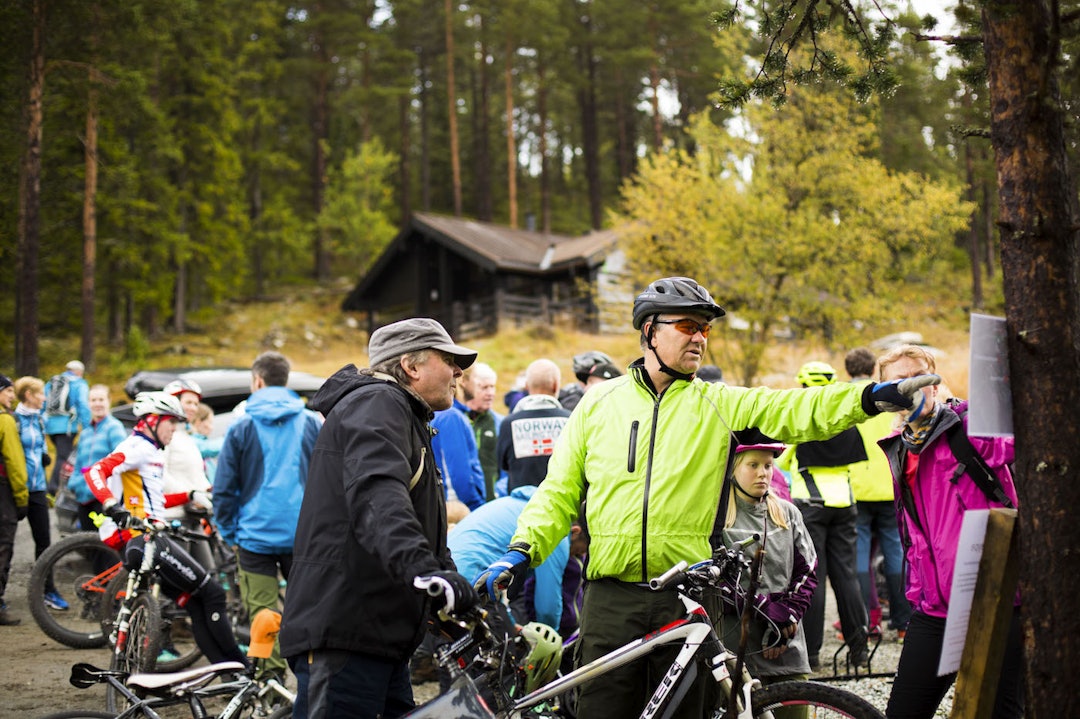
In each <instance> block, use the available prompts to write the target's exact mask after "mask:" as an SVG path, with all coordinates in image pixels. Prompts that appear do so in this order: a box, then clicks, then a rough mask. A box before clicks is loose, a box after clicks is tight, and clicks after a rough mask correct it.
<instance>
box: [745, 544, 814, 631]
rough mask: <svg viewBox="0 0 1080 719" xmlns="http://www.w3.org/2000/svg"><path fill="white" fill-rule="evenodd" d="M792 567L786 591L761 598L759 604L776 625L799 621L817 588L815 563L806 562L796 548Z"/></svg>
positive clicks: (808, 606)
mask: <svg viewBox="0 0 1080 719" xmlns="http://www.w3.org/2000/svg"><path fill="white" fill-rule="evenodd" d="M794 565H795V566H794V567H792V572H791V583H790V584H788V586H787V589H786V590H784V591H783V592H773V593H772V594H770V595H768V596H767V597H763V598H762V599H764V602H762V603H761V604H759V607H760V608H761V610H762V612H763V613H764V614H765V615H766V616H767V617H769V619H771V620H773V621H774V622H776V623H777V624H781V625H783V624H791V623H792V622H793V621H794V622H799V621H801V620H802V618H803V615H804V614H806V610H807V609H809V608H810V600H811V599H813V597H814V590H815V589H816V588H817V561H816V560H815V561H814V562H813V563H811V562H809V561H807V558H806V557H804V556H803V554H802V552H800V551H799V550H798V548H797V547H796V549H795V561H794Z"/></svg>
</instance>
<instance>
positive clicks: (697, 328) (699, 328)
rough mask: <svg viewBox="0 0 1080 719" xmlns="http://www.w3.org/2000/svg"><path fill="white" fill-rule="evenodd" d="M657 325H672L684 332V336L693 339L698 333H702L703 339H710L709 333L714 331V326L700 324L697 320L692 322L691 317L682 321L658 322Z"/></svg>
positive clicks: (704, 323) (706, 323) (705, 323)
mask: <svg viewBox="0 0 1080 719" xmlns="http://www.w3.org/2000/svg"><path fill="white" fill-rule="evenodd" d="M656 324H658V325H671V326H672V327H674V328H675V329H677V330H678V331H679V332H682V333H683V334H684V335H688V336H690V337H693V336H694V335H696V334H697V333H698V332H700V333H701V336H702V337H708V336H709V332H711V331H712V325H711V324H709V323H708V322H698V321H697V320H692V319H690V318H689V317H684V318H683V319H681V320H656Z"/></svg>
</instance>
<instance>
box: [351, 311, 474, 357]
mask: <svg viewBox="0 0 1080 719" xmlns="http://www.w3.org/2000/svg"><path fill="white" fill-rule="evenodd" d="M427 349H435V350H440V351H442V352H446V353H447V354H451V355H453V356H454V361H455V362H456V363H457V366H458V367H460V368H461V369H465V368H466V367H468V366H469V365H471V364H472V363H473V362H475V361H476V350H471V349H469V348H468V347H462V346H460V345H456V344H454V340H452V339H451V338H450V333H449V332H447V331H446V329H445V328H444V327H443V326H442V325H441V324H439V323H438V322H436V321H435V320H433V319H430V318H428V317H413V318H411V319H407V320H401V321H399V322H393V323H391V324H388V325H386V326H384V327H380V328H379V329H377V330H375V331H374V332H372V333H371V339H369V340H368V362H369V363H370V365H371V366H372V367H374V366H375V365H378V364H381V363H383V362H385V361H386V360H388V359H393V358H394V357H400V356H401V355H403V354H405V353H406V352H417V351H419V350H427Z"/></svg>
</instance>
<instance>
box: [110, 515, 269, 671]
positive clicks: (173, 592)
mask: <svg viewBox="0 0 1080 719" xmlns="http://www.w3.org/2000/svg"><path fill="white" fill-rule="evenodd" d="M154 542H155V544H156V545H157V553H156V554H155V555H154V557H155V561H154V571H155V572H157V574H158V576H159V577H160V578H161V591H162V592H163V593H164V594H165V596H167V597H168V598H169V599H172V600H173V601H174V602H176V604H177V605H178V606H180V607H183V608H184V609H185V610H186V611H187V613H188V616H190V617H191V633H192V634H193V635H195V643H196V644H198V645H199V649H200V650H201V651H202V653H203V654H204V655H206V658H207V659H208V660H209V661H210V662H211V663H215V662H224V661H234V662H240V663H242V664H247V663H248V661H247V658H246V657H245V656H244V654H243V652H241V651H240V647H238V646H237V645H236V637H234V636H233V631H232V625H231V624H230V623H229V615H228V612H227V611H226V606H225V590H224V589H222V588H221V585H220V584H218V583H217V582H215V581H214V580H213V579H211V578H210V575H209V574H207V572H206V570H205V569H203V567H202V565H201V564H199V563H198V562H196V561H195V560H194V559H193V558H192V557H191V555H190V554H188V553H187V552H185V551H184V550H183V549H181V548H180V546H179V545H177V543H176V542H174V541H173V540H172V539H171V538H169V537H164V536H161V535H158V537H157V538H156V539H155V540H154ZM145 550H146V537H145V536H140V537H134V538H132V540H131V541H130V542H128V545H127V547H125V549H124V566H125V567H127V568H128V570H129V571H130V570H131V569H132V568H135V567H138V566H139V565H140V564H142V559H143V553H144V552H145Z"/></svg>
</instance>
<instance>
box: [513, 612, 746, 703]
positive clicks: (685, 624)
mask: <svg viewBox="0 0 1080 719" xmlns="http://www.w3.org/2000/svg"><path fill="white" fill-rule="evenodd" d="M679 598H680V599H681V600H682V603H683V605H684V606H685V607H686V611H687V616H686V617H684V618H682V619H677V620H675V621H674V622H671V623H670V624H668V625H667V626H664V627H661V628H660V629H658V630H656V631H654V632H650V633H649V634H646V635H645V636H643V637H641V638H640V639H635V640H633V641H631V642H629V643H627V644H625V645H623V646H621V647H619V648H618V649H615V650H613V651H611V652H608V653H607V654H605V655H604V656H602V657H600V658H598V659H595V660H593V661H591V662H589V663H588V664H586V665H584V666H582V667H579V668H577V669H575V670H574V671H572V672H571V673H569V674H567V675H565V676H563V677H561V678H559V679H555V680H553V681H552V682H550V683H549V684H546V685H544V686H543V687H540V688H539V689H537V690H535V691H533V692H532V693H530V694H527V695H525V696H524V697H522V698H521V699H519V700H518V701H516V702H515V703H514V705H513V708H512V711H514V712H519V711H522V710H524V709H527V708H529V707H531V706H534V705H536V704H539V703H540V702H542V701H545V700H547V699H554V698H556V697H558V696H559V695H561V694H562V693H563V692H565V691H566V690H568V689H573V688H576V687H578V686H581V685H582V684H584V683H585V682H587V681H590V680H592V679H596V678H598V677H601V676H603V675H604V674H607V673H608V672H610V671H613V670H615V669H618V668H619V667H622V666H625V665H626V664H629V663H630V662H632V661H634V660H636V659H640V658H641V657H643V656H646V655H648V654H650V653H652V652H654V651H656V650H657V649H660V648H661V647H665V646H669V645H672V644H676V643H679V642H681V643H682V647H681V648H680V649H679V653H678V655H677V656H676V657H675V660H674V661H673V662H672V664H671V668H670V669H668V672H667V674H666V675H665V676H664V678H663V679H662V680H661V681H660V684H659V685H658V686H657V687H656V691H654V692H653V695H652V697H650V699H649V701H648V702H647V703H646V705H645V708H644V710H643V711H642V712H641V714H640V717H639V719H652V718H653V717H656V716H658V715H659V714H658V713H659V712H660V710H661V709H662V708H663V707H664V705H665V701H666V700H667V698H668V696H669V695H670V694H671V692H672V691H674V690H675V689H677V688H678V687H679V686H680V680H681V679H683V677H684V674H685V672H686V669H687V667H689V666H690V664H691V662H692V661H694V658H695V656H696V655H697V654H698V653H699V652H701V651H703V650H706V649H708V648H709V647H715V648H716V649H717V650H718V651H717V653H715V654H714V655H713V656H711V657H706V658H705V659H706V662H707V663H708V665H709V667H710V669H711V671H712V675H713V678H714V679H715V680H716V682H717V683H718V684H723V683H724V682H725V681H727V680H729V679H730V669H729V668H728V665H727V662H728V661H729V660H733V659H735V655H734V654H732V653H731V652H729V651H727V649H725V648H724V646H723V645H722V644H721V643H720V641H719V638H718V637H717V636H716V632H715V630H713V627H712V623H711V620H710V619H709V615H708V613H707V612H706V611H705V608H704V607H702V606H701V604H700V603H698V602H697V601H695V600H693V599H691V598H690V597H687V596H686V595H684V594H681V593H680V595H679ZM727 688H728V689H730V686H728V687H727ZM751 688H752V687H751V682H749V681H746V682H743V694H744V696H743V698H742V699H743V701H742V706H743V708H742V709H741V711H740V712H739V715H738V716H739V717H740V719H751V716H752V715H751V713H750V690H751Z"/></svg>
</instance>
